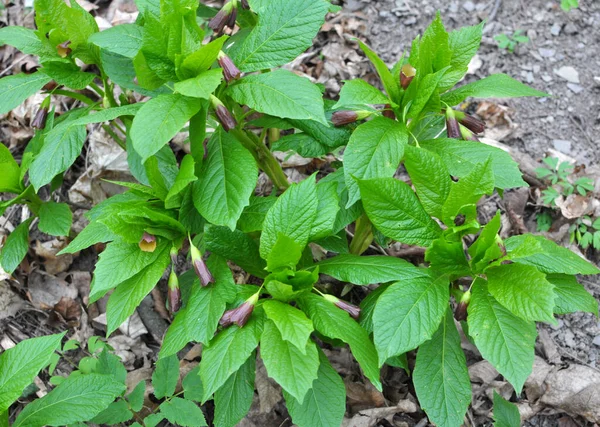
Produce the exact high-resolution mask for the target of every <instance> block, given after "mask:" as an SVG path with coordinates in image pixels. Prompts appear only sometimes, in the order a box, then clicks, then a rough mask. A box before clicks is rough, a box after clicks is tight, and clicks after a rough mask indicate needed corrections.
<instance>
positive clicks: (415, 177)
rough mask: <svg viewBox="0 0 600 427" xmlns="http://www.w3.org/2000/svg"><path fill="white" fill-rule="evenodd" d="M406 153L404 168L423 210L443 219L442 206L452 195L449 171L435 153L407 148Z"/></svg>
mask: <svg viewBox="0 0 600 427" xmlns="http://www.w3.org/2000/svg"><path fill="white" fill-rule="evenodd" d="M404 153H405V158H404V166H405V167H406V170H407V171H408V174H409V175H410V179H411V181H412V183H413V185H414V187H415V190H416V192H417V195H418V196H419V200H420V201H421V204H422V205H423V208H425V210H426V211H427V213H428V214H429V215H431V216H435V217H436V218H441V217H442V206H444V202H445V201H446V199H447V198H448V194H450V186H451V185H452V180H451V179H450V173H449V172H448V169H446V166H445V165H444V163H443V161H442V159H441V158H440V156H438V155H437V154H436V153H434V152H431V151H428V150H424V149H422V148H416V147H413V146H407V147H406V148H405V152H404ZM432 171H435V173H432Z"/></svg>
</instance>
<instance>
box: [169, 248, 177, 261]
mask: <svg viewBox="0 0 600 427" xmlns="http://www.w3.org/2000/svg"><path fill="white" fill-rule="evenodd" d="M178 253H179V251H178V250H177V248H176V247H175V246H173V247H172V248H171V250H170V251H169V255H170V256H171V264H173V265H174V266H175V265H176V264H177V254H178Z"/></svg>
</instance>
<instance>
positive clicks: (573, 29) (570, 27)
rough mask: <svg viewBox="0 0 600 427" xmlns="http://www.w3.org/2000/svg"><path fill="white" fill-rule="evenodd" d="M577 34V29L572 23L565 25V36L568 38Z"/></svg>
mask: <svg viewBox="0 0 600 427" xmlns="http://www.w3.org/2000/svg"><path fill="white" fill-rule="evenodd" d="M578 32H579V30H578V29H577V27H576V26H575V24H573V23H572V22H569V23H568V24H567V25H565V34H566V35H568V36H572V35H575V34H577V33H578Z"/></svg>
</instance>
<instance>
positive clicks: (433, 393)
mask: <svg viewBox="0 0 600 427" xmlns="http://www.w3.org/2000/svg"><path fill="white" fill-rule="evenodd" d="M413 382H414V384H415V390H416V392H417V398H418V399H419V403H420V404H421V407H422V408H423V410H424V411H425V412H426V413H427V416H428V417H429V420H430V421H431V422H433V423H434V424H435V425H438V426H448V427H460V426H461V425H463V421H464V418H465V414H466V412H467V408H468V407H469V404H470V403H471V397H472V395H471V380H470V379H469V371H468V370H467V360H466V358H465V354H464V353H463V350H462V348H461V346H460V335H459V334H458V331H457V330H456V325H455V324H454V318H453V317H452V310H450V308H449V307H448V308H447V310H446V315H445V316H444V319H442V323H440V327H439V328H438V330H437V332H436V333H435V334H434V335H433V337H432V338H431V340H429V341H427V342H425V343H423V344H422V345H421V347H419V351H418V353H417V360H416V362H415V370H414V372H413Z"/></svg>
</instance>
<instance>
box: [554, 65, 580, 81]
mask: <svg viewBox="0 0 600 427" xmlns="http://www.w3.org/2000/svg"><path fill="white" fill-rule="evenodd" d="M554 74H556V75H557V76H559V77H562V78H563V79H565V80H566V81H568V82H571V83H579V72H577V70H576V69H575V68H573V67H570V66H564V67H560V68H559V69H558V70H554Z"/></svg>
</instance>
